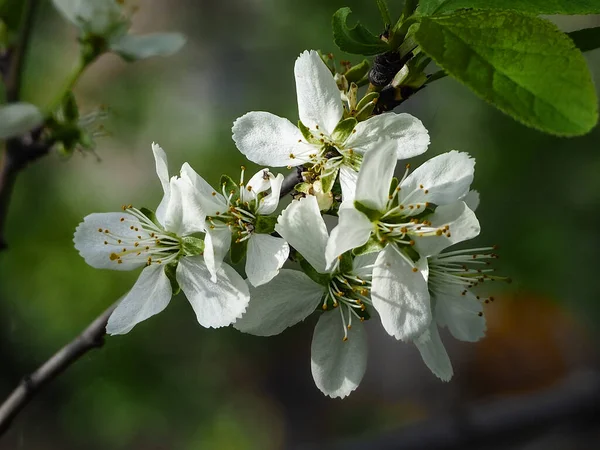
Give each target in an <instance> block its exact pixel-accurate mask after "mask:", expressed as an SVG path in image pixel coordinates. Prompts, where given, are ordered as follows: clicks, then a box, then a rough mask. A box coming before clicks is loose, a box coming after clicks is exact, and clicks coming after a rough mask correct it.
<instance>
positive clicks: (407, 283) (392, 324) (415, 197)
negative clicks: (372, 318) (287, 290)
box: [326, 147, 480, 340]
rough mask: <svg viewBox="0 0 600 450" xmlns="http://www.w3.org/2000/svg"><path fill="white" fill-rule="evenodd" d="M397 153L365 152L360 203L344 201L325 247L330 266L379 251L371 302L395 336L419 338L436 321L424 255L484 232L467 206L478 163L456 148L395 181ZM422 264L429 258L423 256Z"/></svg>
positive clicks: (358, 200)
mask: <svg viewBox="0 0 600 450" xmlns="http://www.w3.org/2000/svg"><path fill="white" fill-rule="evenodd" d="M395 166H396V156H395V153H394V150H393V149H391V148H389V147H388V148H386V147H381V148H378V149H375V150H373V151H371V152H369V153H367V154H366V156H365V159H364V161H363V166H362V168H361V172H360V175H359V178H358V183H357V188H356V200H355V201H354V202H344V204H343V205H342V207H341V208H340V210H339V223H338V226H337V227H336V228H335V229H334V230H333V231H332V233H331V238H330V239H329V242H328V244H327V252H326V255H327V264H328V266H331V265H332V264H334V263H335V261H336V258H337V257H338V256H339V255H342V254H343V253H345V252H347V251H349V250H353V249H357V250H355V253H364V252H370V251H378V250H380V249H382V250H381V252H380V253H379V255H378V257H377V261H376V263H375V268H374V269H373V287H372V291H371V297H372V300H373V306H374V307H375V309H376V310H377V311H378V312H379V314H380V316H381V321H382V324H383V326H384V328H385V330H386V331H387V332H388V333H389V334H390V335H392V336H394V337H396V338H397V339H403V340H406V339H412V338H414V337H416V336H419V335H421V334H422V333H423V332H424V331H425V330H426V329H427V327H428V326H429V323H430V322H431V309H430V295H429V291H428V288H427V281H426V280H427V278H426V276H424V275H423V273H424V272H425V271H426V267H421V265H422V264H425V265H426V263H420V262H417V261H419V259H420V258H421V257H424V256H431V255H436V254H438V253H439V252H440V251H442V250H443V249H444V248H446V247H448V246H450V245H452V244H455V243H457V242H462V241H464V240H467V239H471V238H473V237H475V236H477V235H478V234H479V230H480V228H479V222H478V221H477V218H476V217H475V214H474V213H473V212H472V211H471V210H470V209H469V208H468V207H467V206H466V204H465V203H464V202H463V201H461V200H460V199H462V198H463V197H465V196H466V195H467V194H468V192H469V186H470V184H471V181H472V180H473V173H474V161H473V159H471V158H469V156H468V155H467V154H466V153H458V152H456V151H452V152H449V153H445V154H443V155H440V156H437V157H435V158H433V159H431V160H429V161H427V162H426V163H425V164H423V165H422V166H421V167H419V168H418V169H417V170H415V171H414V172H413V173H412V174H411V175H408V171H407V173H406V174H405V175H404V178H403V179H402V180H401V181H400V183H399V184H398V185H397V186H395V185H394V184H392V183H393V175H394V169H395ZM421 261H426V260H425V259H424V258H421Z"/></svg>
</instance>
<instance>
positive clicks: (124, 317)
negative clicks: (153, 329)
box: [106, 264, 172, 334]
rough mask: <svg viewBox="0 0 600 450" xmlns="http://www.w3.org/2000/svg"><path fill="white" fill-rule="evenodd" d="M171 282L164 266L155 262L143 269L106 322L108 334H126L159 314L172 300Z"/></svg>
mask: <svg viewBox="0 0 600 450" xmlns="http://www.w3.org/2000/svg"><path fill="white" fill-rule="evenodd" d="M171 296H172V291H171V283H170V281H169V279H168V278H167V275H165V270H164V267H163V266H161V265H158V264H153V265H151V266H148V267H146V268H145V269H144V270H142V273H141V274H140V277H139V278H138V279H137V281H136V282H135V284H134V285H133V287H132V288H131V290H130V291H129V292H128V293H127V294H126V295H125V297H123V299H122V300H121V302H120V303H119V306H117V309H115V310H114V312H113V313H112V314H111V316H110V318H109V319H108V323H107V324H106V332H107V333H108V334H125V333H129V331H131V329H132V328H133V327H134V326H136V325H137V324H138V323H140V322H142V321H143V320H146V319H148V318H149V317H152V316H154V315H155V314H158V313H159V312H161V311H162V310H163V309H165V308H166V307H167V305H168V304H169V302H170V301H171Z"/></svg>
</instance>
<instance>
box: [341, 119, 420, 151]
mask: <svg viewBox="0 0 600 450" xmlns="http://www.w3.org/2000/svg"><path fill="white" fill-rule="evenodd" d="M354 131H355V132H353V133H352V134H351V135H350V137H349V138H348V140H347V141H346V142H345V143H344V147H345V148H348V149H350V148H351V149H353V150H354V151H357V152H359V153H365V152H368V151H370V150H374V149H376V148H378V147H380V146H381V145H382V144H384V143H385V144H387V143H388V141H391V142H392V144H393V148H394V150H395V152H396V157H397V159H407V158H412V157H413V156H417V155H420V154H421V153H424V152H425V151H426V150H427V147H428V146H429V133H428V132H427V129H426V128H425V127H424V126H423V123H422V122H421V121H420V120H419V119H417V118H416V117H413V116H411V115H410V114H396V113H393V112H388V113H385V114H380V115H378V116H373V117H371V118H369V119H367V120H365V121H364V122H360V123H359V124H358V125H356V127H355V128H354Z"/></svg>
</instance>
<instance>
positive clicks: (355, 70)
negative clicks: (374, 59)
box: [344, 59, 371, 83]
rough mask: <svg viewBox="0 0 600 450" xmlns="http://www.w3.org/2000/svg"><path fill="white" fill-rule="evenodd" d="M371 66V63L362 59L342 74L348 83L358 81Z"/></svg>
mask: <svg viewBox="0 0 600 450" xmlns="http://www.w3.org/2000/svg"><path fill="white" fill-rule="evenodd" d="M370 68H371V64H370V63H369V61H368V60H366V59H363V61H362V62H361V63H359V64H357V65H355V66H352V67H351V68H350V69H348V71H347V72H346V73H345V74H344V76H345V77H346V80H348V82H350V83H358V82H359V81H360V80H362V79H363V78H364V77H365V76H366V75H367V74H368V73H369V69H370Z"/></svg>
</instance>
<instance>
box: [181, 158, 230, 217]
mask: <svg viewBox="0 0 600 450" xmlns="http://www.w3.org/2000/svg"><path fill="white" fill-rule="evenodd" d="M181 179H182V180H186V181H187V182H188V183H190V184H191V185H192V188H193V191H194V193H195V195H196V202H197V204H199V205H200V207H201V208H202V211H203V213H204V214H205V215H207V216H215V215H217V214H216V213H217V212H218V213H219V214H221V213H223V212H225V211H227V201H226V200H225V197H223V195H222V194H221V193H220V192H221V189H218V190H215V189H214V188H213V187H212V186H211V185H210V184H208V183H207V182H206V181H205V180H204V178H202V177H201V176H200V175H198V174H197V173H196V171H195V170H194V169H192V167H191V166H190V165H189V164H188V163H184V164H183V166H181Z"/></svg>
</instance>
